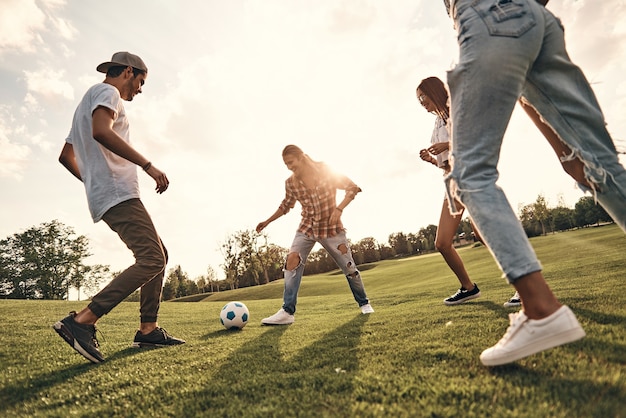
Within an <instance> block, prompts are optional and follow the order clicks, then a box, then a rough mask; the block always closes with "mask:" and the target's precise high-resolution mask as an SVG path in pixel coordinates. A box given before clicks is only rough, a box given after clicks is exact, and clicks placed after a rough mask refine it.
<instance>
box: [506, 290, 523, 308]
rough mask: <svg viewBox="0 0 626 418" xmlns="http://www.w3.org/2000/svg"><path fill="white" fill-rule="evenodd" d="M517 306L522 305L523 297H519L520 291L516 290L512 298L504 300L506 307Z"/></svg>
mask: <svg viewBox="0 0 626 418" xmlns="http://www.w3.org/2000/svg"><path fill="white" fill-rule="evenodd" d="M517 306H522V299H521V298H520V297H519V293H517V292H515V294H514V295H513V296H511V299H509V300H508V301H506V302H504V307H505V308H515V307H517Z"/></svg>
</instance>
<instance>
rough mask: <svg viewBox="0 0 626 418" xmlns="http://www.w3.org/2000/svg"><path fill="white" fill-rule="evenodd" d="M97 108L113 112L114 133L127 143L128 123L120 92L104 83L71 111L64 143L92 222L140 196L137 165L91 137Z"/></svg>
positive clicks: (128, 135) (128, 140)
mask: <svg viewBox="0 0 626 418" xmlns="http://www.w3.org/2000/svg"><path fill="white" fill-rule="evenodd" d="M99 106H104V107H107V108H109V109H111V110H113V112H114V118H115V121H114V122H113V130H114V131H115V132H117V133H118V134H119V135H120V136H121V137H122V138H123V139H124V141H126V142H128V143H130V134H129V129H128V128H129V126H128V120H127V119H126V112H125V111H124V105H123V103H122V98H121V97H120V93H119V91H118V90H117V89H116V88H115V87H113V86H112V85H110V84H107V83H100V84H96V85H95V86H92V87H91V88H90V89H89V90H87V92H86V93H85V96H83V99H82V100H81V101H80V103H79V105H78V107H77V108H76V112H74V119H73V120H72V129H71V130H70V133H69V135H68V137H67V139H66V140H65V141H66V142H67V143H69V144H71V145H72V147H73V149H74V155H75V156H76V162H77V163H78V169H79V170H80V177H81V178H82V180H83V184H84V185H85V191H86V192H87V203H88V204H89V211H90V212H91V217H92V219H93V221H94V222H98V221H99V220H100V219H102V215H104V214H105V213H106V211H107V210H109V209H111V208H112V207H113V206H115V205H117V204H118V203H121V202H124V201H126V200H129V199H133V198H138V197H139V183H138V180H137V166H136V165H135V164H133V163H131V162H130V161H128V160H127V159H125V158H122V157H120V156H119V155H117V154H114V153H113V152H111V151H109V150H108V149H106V148H105V147H104V146H102V145H101V144H100V143H99V142H98V141H96V140H95V139H94V138H93V133H92V132H93V130H92V127H93V119H92V115H93V112H94V111H95V110H96V108H98V107H99Z"/></svg>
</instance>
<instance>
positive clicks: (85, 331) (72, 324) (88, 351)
mask: <svg viewBox="0 0 626 418" xmlns="http://www.w3.org/2000/svg"><path fill="white" fill-rule="evenodd" d="M75 316H76V312H74V311H72V312H70V314H69V315H68V316H66V317H65V318H63V319H62V320H60V321H59V322H57V323H56V324H54V325H53V326H52V328H54V330H55V331H56V332H57V334H59V335H60V336H61V337H62V338H63V339H64V340H65V342H67V343H68V344H69V345H70V347H72V348H73V349H74V350H76V351H77V352H78V353H79V354H80V355H82V356H83V357H85V358H86V359H87V360H89V361H91V362H92V363H101V362H103V361H104V356H103V355H102V353H101V352H100V344H98V339H97V338H96V326H95V325H85V324H79V323H78V322H76V321H75V320H74V317H75Z"/></svg>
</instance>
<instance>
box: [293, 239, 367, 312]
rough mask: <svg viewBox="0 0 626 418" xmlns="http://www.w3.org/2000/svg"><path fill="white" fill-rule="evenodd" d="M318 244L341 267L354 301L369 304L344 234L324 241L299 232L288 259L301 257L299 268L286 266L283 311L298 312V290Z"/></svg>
mask: <svg viewBox="0 0 626 418" xmlns="http://www.w3.org/2000/svg"><path fill="white" fill-rule="evenodd" d="M316 242H319V243H320V244H321V245H322V246H323V247H324V249H326V251H328V254H329V255H330V256H331V257H332V258H333V260H335V263H337V266H339V268H341V271H342V272H343V273H344V274H345V275H346V278H347V279H348V284H349V286H350V290H351V291H352V294H353V295H354V299H355V300H356V301H357V303H358V304H359V306H362V305H365V304H367V303H369V301H368V299H367V296H366V294H365V287H364V286H363V280H362V279H361V275H360V273H359V271H358V270H357V268H356V265H355V263H354V260H353V258H352V253H351V252H350V247H349V245H348V241H347V239H346V234H345V233H344V232H342V233H339V234H337V235H336V236H334V237H330V238H324V239H315V238H311V237H308V236H306V235H305V234H303V233H301V232H297V233H296V236H295V238H294V239H293V243H292V244H291V249H290V250H289V255H287V258H288V259H289V257H290V256H293V254H296V255H297V256H298V257H299V262H298V264H297V267H296V268H294V269H288V268H287V265H285V269H284V273H285V290H284V293H283V309H284V310H285V311H287V312H289V313H290V314H294V313H295V312H296V302H297V298H298V290H299V289H300V283H301V282H302V274H303V273H304V265H305V263H306V259H307V258H308V256H309V253H310V252H311V249H312V248H313V246H314V245H315V243H316Z"/></svg>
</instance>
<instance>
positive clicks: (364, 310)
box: [361, 303, 374, 314]
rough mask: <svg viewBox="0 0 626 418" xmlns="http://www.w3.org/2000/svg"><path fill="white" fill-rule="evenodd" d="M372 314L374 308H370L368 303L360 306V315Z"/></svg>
mask: <svg viewBox="0 0 626 418" xmlns="http://www.w3.org/2000/svg"><path fill="white" fill-rule="evenodd" d="M372 312H374V308H372V305H370V304H369V303H367V304H365V305H363V306H361V313H362V314H370V313H372Z"/></svg>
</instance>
